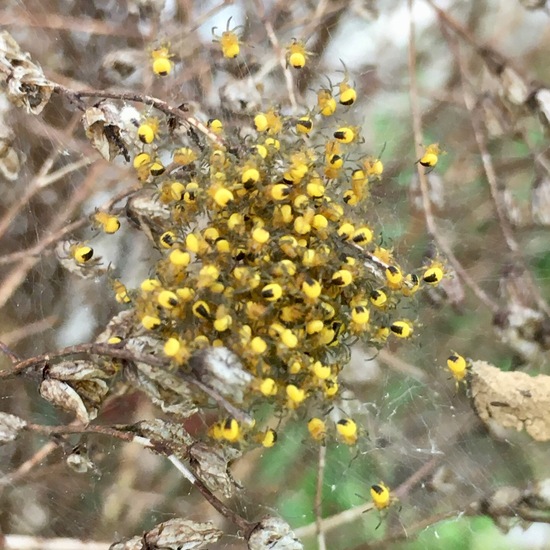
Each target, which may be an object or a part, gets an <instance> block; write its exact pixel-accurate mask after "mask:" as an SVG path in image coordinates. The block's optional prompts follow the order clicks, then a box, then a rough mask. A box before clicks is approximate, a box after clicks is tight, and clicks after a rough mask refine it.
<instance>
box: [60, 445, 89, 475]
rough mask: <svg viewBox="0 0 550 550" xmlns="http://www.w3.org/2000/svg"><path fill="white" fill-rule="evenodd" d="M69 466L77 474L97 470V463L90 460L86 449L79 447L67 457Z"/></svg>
mask: <svg viewBox="0 0 550 550" xmlns="http://www.w3.org/2000/svg"><path fill="white" fill-rule="evenodd" d="M65 461H66V462H67V466H69V468H70V469H71V470H73V471H74V472H76V473H77V474H85V473H87V472H89V471H93V472H96V471H97V468H96V466H95V464H94V463H93V462H92V461H91V460H90V457H89V456H88V452H87V451H86V449H83V448H81V447H77V448H76V449H75V450H74V451H73V452H72V453H71V454H70V455H69V456H68V457H67V458H66V459H65Z"/></svg>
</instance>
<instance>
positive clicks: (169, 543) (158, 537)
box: [109, 518, 223, 550]
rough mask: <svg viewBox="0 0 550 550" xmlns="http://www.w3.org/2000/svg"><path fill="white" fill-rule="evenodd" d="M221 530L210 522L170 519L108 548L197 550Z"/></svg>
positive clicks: (216, 538) (212, 539) (212, 540)
mask: <svg viewBox="0 0 550 550" xmlns="http://www.w3.org/2000/svg"><path fill="white" fill-rule="evenodd" d="M222 535H223V532H222V531H220V530H219V529H216V528H215V527H214V525H213V524H212V523H211V522H206V523H196V522H194V521H191V520H188V519H180V518H176V519H170V520H168V521H165V522H163V523H159V524H158V525H157V526H155V527H154V528H153V529H151V530H150V531H148V532H146V533H145V534H144V535H143V536H142V537H133V538H132V539H129V540H127V541H121V542H115V543H114V544H112V545H111V546H110V547H109V550H144V549H145V548H151V549H158V550H161V549H162V550H199V549H200V548H205V546H206V545H207V544H213V543H214V542H216V541H217V540H218V539H219V538H220V537H221V536H222Z"/></svg>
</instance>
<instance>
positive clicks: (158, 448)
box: [25, 424, 257, 534]
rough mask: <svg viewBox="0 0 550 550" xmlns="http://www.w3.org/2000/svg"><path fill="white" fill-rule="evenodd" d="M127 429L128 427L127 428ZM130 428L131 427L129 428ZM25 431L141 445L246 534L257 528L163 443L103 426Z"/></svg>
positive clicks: (32, 426) (34, 427) (40, 427)
mask: <svg viewBox="0 0 550 550" xmlns="http://www.w3.org/2000/svg"><path fill="white" fill-rule="evenodd" d="M125 428H126V427H125ZM129 428H130V427H129ZM25 429H26V430H28V431H31V432H36V433H41V434H45V435H49V436H52V435H66V434H80V433H92V434H97V435H106V436H109V437H115V438H117V439H120V440H122V441H125V442H127V443H139V444H140V445H142V446H144V447H146V448H149V449H150V450H153V451H154V452H156V453H158V454H161V455H163V456H166V457H167V458H168V460H170V462H172V464H173V465H174V466H175V467H176V468H177V469H178V470H179V471H180V472H181V473H182V474H183V475H184V477H185V478H186V479H187V480H188V481H189V482H190V483H192V484H193V485H194V486H195V487H196V488H197V489H198V490H199V492H200V493H201V494H202V496H203V497H204V498H205V499H206V500H207V501H208V502H209V503H210V504H211V505H212V506H213V507H214V508H215V509H216V510H217V511H218V512H219V513H220V514H222V515H223V516H224V517H226V518H227V519H228V520H230V521H231V522H232V523H234V524H235V525H236V526H237V527H238V528H239V529H241V530H243V531H244V533H245V534H249V533H250V532H251V531H252V530H253V529H254V528H255V527H256V525H257V524H256V523H251V522H249V521H247V520H246V519H244V518H243V517H242V516H240V515H239V514H237V513H236V512H234V511H233V510H231V509H230V508H228V507H227V506H226V505H225V504H224V503H223V502H221V500H219V499H218V498H217V497H216V496H215V495H214V494H213V493H212V492H211V491H210V489H208V487H207V486H206V485H205V484H204V483H203V482H202V481H201V480H200V479H198V478H197V477H196V475H194V474H193V473H192V472H191V471H190V470H189V468H188V467H187V466H185V465H184V464H183V463H182V462H181V461H180V460H179V458H177V457H176V456H175V455H174V454H173V451H172V449H171V448H170V445H167V444H165V443H163V442H162V441H156V440H152V439H150V438H147V437H143V436H139V435H135V434H134V433H132V432H131V431H125V430H121V429H119V428H114V427H111V426H101V425H91V424H88V425H83V424H81V425H77V424H71V425H68V426H44V425H41V424H27V425H26V426H25ZM178 451H179V452H180V453H181V452H183V453H184V454H187V452H188V450H187V449H182V448H181V446H178Z"/></svg>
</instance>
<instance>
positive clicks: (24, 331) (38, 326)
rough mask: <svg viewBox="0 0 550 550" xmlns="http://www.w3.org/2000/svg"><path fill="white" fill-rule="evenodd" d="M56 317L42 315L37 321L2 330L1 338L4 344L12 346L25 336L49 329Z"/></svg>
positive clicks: (55, 321) (56, 319)
mask: <svg viewBox="0 0 550 550" xmlns="http://www.w3.org/2000/svg"><path fill="white" fill-rule="evenodd" d="M58 319H59V318H58V317H57V316H55V315H49V316H48V317H44V318H43V319H39V320H38V321H34V322H32V323H29V324H27V325H24V326H22V327H18V328H16V329H14V330H11V331H10V332H4V333H3V334H2V340H3V341H4V344H5V345H6V346H13V345H14V344H17V342H19V341H20V340H24V339H25V338H29V337H30V336H34V335H36V334H40V333H41V332H44V331H46V330H49V329H51V328H52V327H53V326H54V325H55V323H57V321H58ZM17 361H19V359H17Z"/></svg>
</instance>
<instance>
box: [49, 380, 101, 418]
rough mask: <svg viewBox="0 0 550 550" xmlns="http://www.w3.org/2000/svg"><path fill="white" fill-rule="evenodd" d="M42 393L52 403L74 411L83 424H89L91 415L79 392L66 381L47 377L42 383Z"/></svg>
mask: <svg viewBox="0 0 550 550" xmlns="http://www.w3.org/2000/svg"><path fill="white" fill-rule="evenodd" d="M40 395H41V396H42V397H43V398H44V399H45V400H46V401H49V402H50V403H51V404H52V405H55V406H56V407H60V408H61V409H63V410H65V411H68V412H71V413H74V415H75V416H76V418H77V419H78V420H79V422H81V423H82V424H88V422H90V420H91V417H90V414H89V413H88V411H87V410H86V406H85V405H84V402H83V400H82V398H81V397H80V395H78V392H77V391H76V390H75V389H74V388H72V387H71V386H70V385H69V384H67V383H66V382H62V381H61V380H55V379H50V378H46V380H43V381H42V383H41V384H40Z"/></svg>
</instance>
